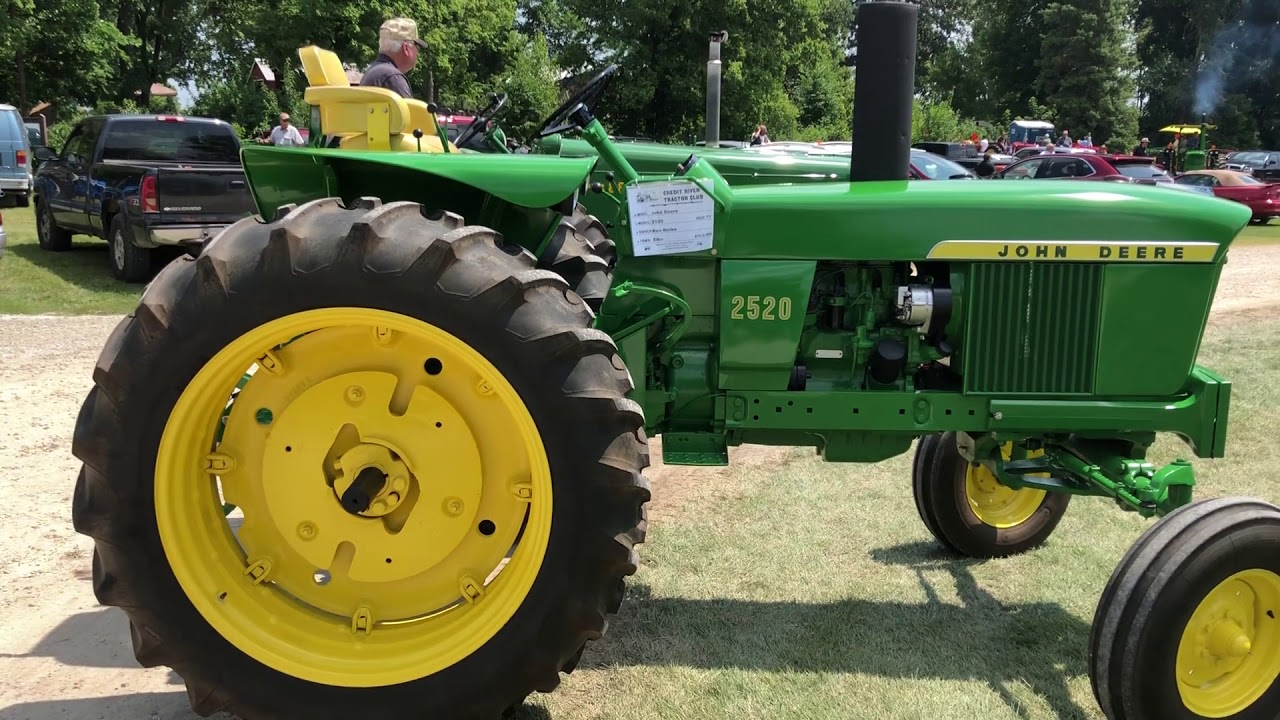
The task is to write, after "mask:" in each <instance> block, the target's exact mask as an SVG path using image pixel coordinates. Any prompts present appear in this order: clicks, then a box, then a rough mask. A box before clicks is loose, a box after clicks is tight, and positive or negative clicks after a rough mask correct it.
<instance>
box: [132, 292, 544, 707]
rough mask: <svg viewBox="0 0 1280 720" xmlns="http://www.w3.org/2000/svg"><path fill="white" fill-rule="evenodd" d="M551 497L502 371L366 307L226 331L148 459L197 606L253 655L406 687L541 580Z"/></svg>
mask: <svg viewBox="0 0 1280 720" xmlns="http://www.w3.org/2000/svg"><path fill="white" fill-rule="evenodd" d="M246 370H247V371H248V372H246ZM233 394H234V399H233V400H232V401H231V403H230V409H229V410H228V409H226V407H227V403H228V398H230V397H232V396H233ZM362 473H363V474H365V475H368V476H369V478H372V480H371V481H368V482H366V481H365V480H359V478H361V476H362ZM369 478H366V480H369ZM370 482H372V484H370ZM353 485H360V488H364V489H365V490H367V492H366V493H364V495H363V496H361V492H359V489H360V488H357V489H356V490H353V489H352V486H353ZM353 494H354V496H357V500H359V501H358V502H354V503H352V502H349V501H350V500H351V498H352V497H353ZM360 497H363V498H364V499H363V500H360ZM551 500H552V498H551V473H550V467H549V463H548V461H547V458H546V455H545V452H544V450H543V446H542V442H541V439H540V437H539V435H538V431H537V427H536V425H535V424H534V422H533V419H532V417H531V416H530V415H529V413H528V410H527V409H526V408H525V406H524V404H523V402H522V401H521V399H520V397H519V395H518V394H517V392H516V391H515V389H514V388H513V387H512V386H511V385H510V383H509V382H508V381H507V380H506V379H505V378H504V377H503V376H502V375H501V373H499V372H498V370H497V369H496V368H495V367H494V366H493V365H492V364H491V363H489V362H488V361H487V360H486V359H485V358H484V357H483V356H481V355H480V354H479V353H478V352H476V351H475V350H473V349H472V348H470V347H469V346H467V345H466V344H465V343H463V342H462V341H460V340H458V339H457V338H456V337H454V336H452V335H450V334H448V333H446V332H444V331H443V330H441V329H439V328H437V327H434V326H432V325H429V324H427V323H425V322H422V321H419V320H416V319H413V318H410V317H407V316H404V315H398V314H395V313H390V312H385V311H380V310H371V309H363V308H330V309H324V310H312V311H307V312H303V313H298V314H296V315H289V316H286V317H283V318H280V319H277V320H274V321H272V322H269V323H266V324H264V325H262V326H260V327H257V328H255V329H253V330H251V331H249V332H247V333H245V334H244V335H242V336H240V337H239V338H237V339H235V340H234V341H232V342H231V343H230V344H228V345H227V346H226V347H224V348H223V349H222V350H221V351H219V352H218V353H217V354H216V355H215V356H214V357H213V358H212V359H211V360H210V361H209V362H208V363H206V364H205V366H204V367H203V368H201V370H200V371H199V372H198V373H197V374H196V376H195V377H194V378H193V379H192V381H191V382H190V384H189V385H188V386H187V388H186V389H185V390H184V392H183V393H182V395H181V397H180V398H179V399H178V401H177V403H176V404H175V407H174V409H173V412H172V413H171V415H170V418H169V420H168V422H167V424H166V426H165V429H164V433H163V436H162V439H161V443H160V450H159V453H158V456H157V461H156V485H155V501H156V515H157V525H158V529H159V532H160V536H161V541H162V543H163V546H164V550H165V553H166V556H167V557H168V559H169V562H170V565H171V567H172V568H173V571H174V574H175V576H176V577H177V579H178V582H179V583H180V584H181V585H182V587H183V589H184V591H185V592H186V594H187V596H188V598H190V600H191V602H192V604H193V605H194V606H195V607H196V609H197V610H198V611H199V612H200V614H201V615H202V616H203V617H204V618H205V620H206V621H208V622H209V623H210V625H212V626H213V628H214V629H215V630H216V631H217V632H219V633H220V634H221V635H222V636H223V637H224V638H226V639H227V640H228V641H229V642H230V643H231V644H233V645H234V646H236V647H237V648H239V649H240V650H241V651H243V652H245V653H246V654H248V655H249V656H251V657H253V658H254V659H256V660H258V661H260V662H262V663H263V664H266V665H268V666H270V667H273V668H275V669H277V670H279V671H281V672H284V673H287V674H289V675H293V676H295V677H300V678H303V679H306V680H311V681H314V682H320V683H325V684H330V685H338V686H350V687H372V686H381V685H391V684H396V683H401V682H406V681H409V680H413V679H416V678H419V677H422V676H425V675H430V674H433V673H435V672H438V671H440V670H442V669H444V668H446V667H449V666H450V665H453V664H455V663H456V662H458V661H459V660H462V659H463V658H465V657H467V656H468V655H470V654H472V653H473V652H475V651H476V650H477V649H478V648H479V647H481V646H482V645H484V644H485V643H486V642H488V641H489V640H490V639H491V638H492V637H493V636H494V635H495V634H496V633H497V632H498V631H500V630H501V629H502V627H503V626H504V625H506V623H507V622H509V621H510V619H511V617H512V616H513V615H514V614H515V612H516V611H517V609H518V608H519V607H520V606H521V605H522V604H523V602H524V599H525V597H526V596H527V594H528V592H529V590H530V589H531V587H532V585H533V582H534V580H535V578H536V577H537V574H538V570H539V568H540V567H541V565H542V560H543V557H544V555H545V553H546V549H547V544H548V542H549V536H550V526H551ZM224 502H226V503H229V504H234V505H236V506H238V507H239V508H240V514H242V515H243V521H242V524H241V525H240V526H239V528H238V531H237V529H235V528H233V527H232V525H231V524H229V523H228V519H227V517H226V516H225V513H224V511H223V503H224ZM232 520H234V518H232ZM513 546H514V547H513Z"/></svg>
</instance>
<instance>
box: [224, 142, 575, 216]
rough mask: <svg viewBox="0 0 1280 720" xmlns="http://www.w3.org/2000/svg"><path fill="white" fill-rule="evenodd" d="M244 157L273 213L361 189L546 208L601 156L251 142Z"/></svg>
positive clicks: (387, 195) (257, 196)
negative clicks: (360, 148) (283, 145)
mask: <svg viewBox="0 0 1280 720" xmlns="http://www.w3.org/2000/svg"><path fill="white" fill-rule="evenodd" d="M241 161H242V163H243V164H244V170H245V175H246V176H247V177H248V179H249V184H250V187H251V188H252V190H253V196H254V200H255V201H256V202H257V204H258V210H259V212H260V213H261V214H262V216H263V217H266V218H270V217H271V216H272V215H273V214H274V213H275V209H276V208H277V207H279V206H281V205H286V204H289V203H295V204H299V205H301V204H302V203H304V202H307V201H310V200H315V199H317V198H324V197H340V198H342V199H343V200H344V201H350V200H352V199H354V198H356V197H359V196H361V195H374V196H378V197H381V198H383V199H384V201H390V200H392V199H402V200H415V201H418V202H423V203H424V204H428V205H435V204H436V203H432V202H431V198H430V195H431V194H437V193H443V194H444V195H445V196H447V197H448V198H450V199H451V200H458V199H460V197H459V196H460V195H469V196H472V197H475V196H477V195H491V196H494V197H496V198H498V199H500V200H503V201H506V202H508V203H510V204H512V205H517V206H521V207H527V208H548V207H551V206H553V205H556V204H557V203H560V202H562V201H564V200H565V199H567V198H570V197H572V196H573V194H574V193H575V192H576V191H578V190H580V189H582V188H583V187H584V185H585V183H586V179H587V176H588V175H589V174H590V173H591V169H592V167H593V166H594V165H595V164H596V162H597V161H598V159H597V158H561V157H552V156H538V155H505V154H487V153H470V152H468V153H447V154H445V153H416V152H376V151H374V152H371V151H353V150H339V149H316V148H305V149H297V148H276V147H255V146H248V147H245V148H243V149H242V150H241ZM428 188H429V189H428ZM476 191H479V192H478V193H477V192H476ZM472 204H473V203H472V202H459V203H458V204H456V205H453V207H465V206H469V205H472ZM442 206H447V205H442Z"/></svg>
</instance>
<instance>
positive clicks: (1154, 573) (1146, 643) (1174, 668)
mask: <svg viewBox="0 0 1280 720" xmlns="http://www.w3.org/2000/svg"><path fill="white" fill-rule="evenodd" d="M1278 548H1280V508H1276V507H1275V506H1274V505H1271V504H1270V503H1265V502H1262V501H1260V500H1252V499H1248V498H1214V499H1210V500H1200V501H1197V502H1194V503H1191V504H1189V505H1185V506H1183V507H1181V508H1178V509H1177V510H1174V511H1173V512H1171V513H1169V514H1168V515H1166V516H1165V517H1164V518H1163V519H1161V520H1160V521H1159V522H1157V523H1155V524H1154V525H1152V526H1151V527H1149V528H1147V530H1146V531H1145V532H1144V533H1143V534H1142V536H1141V537H1139V538H1138V541H1137V542H1135V543H1134V544H1133V546H1132V547H1131V548H1130V549H1129V552H1128V553H1126V554H1125V556H1124V558H1123V559H1122V560H1121V561H1120V564H1119V565H1117V566H1116V569H1115V571H1114V572H1113V573H1112V575H1111V579H1110V581H1108V583H1107V586H1106V589H1105V590H1104V591H1103V593H1102V596H1101V597H1100V598H1099V600H1098V607H1097V611H1096V613H1095V615H1094V619H1093V629H1092V634H1091V637H1090V641H1089V676H1090V680H1091V681H1092V684H1093V694H1094V697H1095V698H1096V699H1097V700H1098V704H1099V705H1100V706H1101V708H1102V711H1103V713H1104V714H1105V715H1106V716H1107V717H1108V718H1110V720H1204V719H1205V718H1234V719H1235V720H1273V719H1274V718H1276V717H1280V680H1278V678H1280V552H1277V549H1278Z"/></svg>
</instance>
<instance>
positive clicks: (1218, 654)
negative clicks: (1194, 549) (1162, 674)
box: [1177, 570, 1280, 718]
mask: <svg viewBox="0 0 1280 720" xmlns="http://www.w3.org/2000/svg"><path fill="white" fill-rule="evenodd" d="M1277 616H1280V576H1277V575H1276V574H1275V573H1273V572H1271V571H1269V570H1245V571H1243V572H1238V573H1236V574H1235V575H1232V576H1231V577H1229V578H1227V579H1226V580H1223V581H1222V582H1221V583H1219V584H1218V586H1217V587H1215V588H1214V589H1213V590H1211V591H1209V594H1208V595H1207V596H1205V598H1204V600H1202V601H1201V602H1200V605H1199V606H1198V607H1196V610H1195V612H1194V613H1192V615H1191V620H1190V621H1189V622H1188V623H1187V626H1186V628H1185V629H1184V630H1183V633H1182V640H1181V641H1180V642H1179V643H1178V660H1177V673H1178V692H1179V693H1180V694H1181V696H1182V702H1183V703H1184V704H1185V705H1186V706H1187V709H1188V710H1190V711H1192V712H1194V713H1196V714H1197V715H1202V716H1204V717H1211V718H1220V717H1228V716H1230V715H1234V714H1236V713H1238V712H1241V711H1243V710H1245V709H1246V708H1248V707H1249V706H1250V705H1252V704H1253V703H1254V702H1256V701H1257V700H1258V698H1260V697H1262V695H1263V693H1265V692H1267V690H1268V689H1269V688H1270V687H1271V685H1272V684H1273V683H1274V682H1275V681H1276V678H1277V677H1278V676H1280V628H1277V624H1278V623H1280V620H1278V619H1277Z"/></svg>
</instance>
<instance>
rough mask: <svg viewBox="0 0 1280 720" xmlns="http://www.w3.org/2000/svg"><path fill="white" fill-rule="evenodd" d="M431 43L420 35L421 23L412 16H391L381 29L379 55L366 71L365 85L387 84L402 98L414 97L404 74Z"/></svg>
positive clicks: (382, 85) (363, 80)
mask: <svg viewBox="0 0 1280 720" xmlns="http://www.w3.org/2000/svg"><path fill="white" fill-rule="evenodd" d="M426 48H427V44H426V43H424V42H423V41H422V40H420V39H419V38H418V24H417V23H416V22H414V21H412V20H410V19H409V18H402V17H398V18H391V19H390V20H388V21H386V22H384V23H382V27H380V28H378V57H377V58H375V59H374V61H373V62H372V63H371V64H370V65H369V67H368V68H367V69H365V71H364V77H362V78H360V84H361V85H372V86H376V87H384V88H386V89H388V90H390V91H392V92H394V93H396V94H397V95H399V96H400V97H403V98H412V97H413V91H412V90H410V89H409V81H408V80H406V79H405V77H404V74H405V73H407V72H409V71H410V70H412V69H413V66H414V64H416V63H417V62H418V51H419V50H425V49H426Z"/></svg>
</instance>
